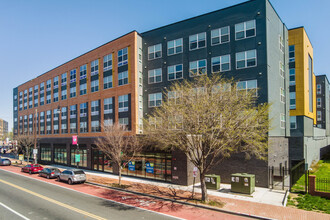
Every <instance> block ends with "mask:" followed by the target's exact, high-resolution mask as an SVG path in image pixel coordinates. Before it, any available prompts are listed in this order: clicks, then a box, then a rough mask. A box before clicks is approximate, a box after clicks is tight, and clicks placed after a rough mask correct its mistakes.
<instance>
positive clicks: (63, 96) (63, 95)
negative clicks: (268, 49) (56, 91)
mask: <svg viewBox="0 0 330 220" xmlns="http://www.w3.org/2000/svg"><path fill="white" fill-rule="evenodd" d="M66 96H67V92H66V89H65V90H62V91H61V99H62V100H66Z"/></svg>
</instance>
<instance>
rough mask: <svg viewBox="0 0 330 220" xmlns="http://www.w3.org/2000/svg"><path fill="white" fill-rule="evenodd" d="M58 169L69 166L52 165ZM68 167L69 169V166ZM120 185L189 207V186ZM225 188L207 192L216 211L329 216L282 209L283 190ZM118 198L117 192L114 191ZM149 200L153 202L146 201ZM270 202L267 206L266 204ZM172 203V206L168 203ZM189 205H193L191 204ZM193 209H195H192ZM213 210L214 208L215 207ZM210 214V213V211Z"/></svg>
mask: <svg viewBox="0 0 330 220" xmlns="http://www.w3.org/2000/svg"><path fill="white" fill-rule="evenodd" d="M52 166H54V167H58V168H60V169H66V168H69V167H66V166H59V165H52ZM70 168H72V167H70ZM85 172H86V174H87V181H88V182H92V183H98V184H102V185H108V186H109V185H110V184H111V183H118V176H117V175H113V174H107V173H102V172H97V171H91V170H85ZM122 184H123V185H129V186H130V187H129V188H128V189H127V192H128V193H129V191H132V192H137V193H140V194H144V195H146V196H148V195H150V196H156V197H161V198H164V199H170V200H171V201H176V202H180V203H187V202H189V203H190V204H191V203H192V201H191V200H190V196H191V189H192V186H188V187H186V186H178V185H174V184H170V183H162V182H157V181H153V180H145V179H138V178H134V177H127V176H125V177H122ZM228 187H230V186H229V185H227V184H221V189H220V190H219V191H216V190H208V194H209V198H210V200H212V201H216V202H219V203H222V204H223V207H222V208H218V210H219V211H220V210H221V212H231V213H244V214H245V216H246V215H248V216H251V217H252V216H262V217H264V218H267V219H299V220H300V219H301V220H310V219H315V220H320V219H322V220H327V219H329V220H330V215H327V214H322V213H317V212H309V211H304V210H300V209H296V208H291V207H283V206H282V199H283V198H284V191H272V190H269V189H265V188H260V187H257V188H256V192H255V193H253V194H252V196H251V197H249V196H243V195H237V194H233V193H230V192H229V188H228ZM117 192H118V193H116V194H118V195H120V193H121V192H120V191H117ZM195 192H197V193H196V194H195V197H194V198H197V197H198V198H200V193H199V192H200V188H199V187H197V188H195ZM150 200H153V199H152V198H150ZM269 203H271V204H269ZM172 204H175V203H173V202H172ZM192 205H193V204H192ZM196 208H197V207H196ZM215 209H217V208H215ZM210 211H211V210H210Z"/></svg>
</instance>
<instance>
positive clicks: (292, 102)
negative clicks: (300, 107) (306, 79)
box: [290, 92, 296, 109]
mask: <svg viewBox="0 0 330 220" xmlns="http://www.w3.org/2000/svg"><path fill="white" fill-rule="evenodd" d="M290 109H296V92H290Z"/></svg>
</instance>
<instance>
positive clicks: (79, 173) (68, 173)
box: [57, 169, 86, 185]
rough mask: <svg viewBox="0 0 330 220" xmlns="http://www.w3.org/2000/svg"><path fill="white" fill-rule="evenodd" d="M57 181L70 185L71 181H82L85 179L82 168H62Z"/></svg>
mask: <svg viewBox="0 0 330 220" xmlns="http://www.w3.org/2000/svg"><path fill="white" fill-rule="evenodd" d="M57 181H59V182H60V181H65V182H68V183H69V184H70V185H71V184H73V183H84V182H85V181H86V174H85V172H84V171H83V170H78V169H69V170H64V171H63V172H62V173H60V175H59V176H58V177H57Z"/></svg>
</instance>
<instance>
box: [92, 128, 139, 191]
mask: <svg viewBox="0 0 330 220" xmlns="http://www.w3.org/2000/svg"><path fill="white" fill-rule="evenodd" d="M103 129H104V133H105V135H104V137H99V138H98V139H97V140H96V142H95V145H96V146H97V148H98V149H99V150H100V151H102V152H103V153H104V154H105V155H106V156H108V157H109V158H111V161H112V162H114V164H116V165H117V166H118V167H119V182H118V183H119V185H121V170H122V161H123V160H126V161H127V163H128V162H129V161H131V160H132V159H133V158H134V156H135V155H136V153H138V152H140V151H141V145H140V144H139V143H138V140H137V137H136V136H135V135H133V136H130V135H129V133H128V131H127V129H126V126H124V125H120V124H118V123H116V124H114V125H111V126H103Z"/></svg>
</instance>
